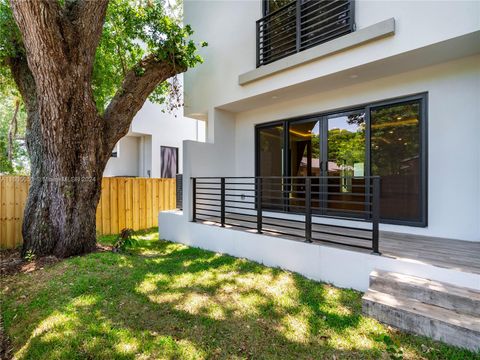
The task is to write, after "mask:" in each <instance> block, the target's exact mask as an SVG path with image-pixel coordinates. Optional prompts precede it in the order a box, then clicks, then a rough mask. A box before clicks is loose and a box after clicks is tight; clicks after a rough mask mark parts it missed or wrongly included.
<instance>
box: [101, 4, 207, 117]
mask: <svg viewBox="0 0 480 360" xmlns="http://www.w3.org/2000/svg"><path fill="white" fill-rule="evenodd" d="M181 16H182V14H181V2H178V3H177V2H171V1H167V0H150V1H145V2H142V1H140V2H132V1H126V0H110V3H109V6H108V9H107V16H106V20H105V25H104V27H103V33H102V39H101V41H100V44H99V46H98V48H97V53H96V57H95V66H94V73H93V90H94V95H95V100H96V103H97V108H98V109H99V111H100V112H102V111H103V109H105V107H106V105H107V104H108V102H109V101H110V100H111V98H112V97H113V95H114V94H115V92H116V91H117V89H118V88H119V87H120V85H121V82H122V80H123V78H124V76H125V74H126V73H127V71H128V70H129V69H131V68H132V67H133V66H135V64H137V63H138V62H139V61H140V60H141V59H142V58H144V57H145V55H146V54H155V56H156V57H157V58H159V59H161V60H165V59H167V58H169V57H170V56H171V54H174V58H173V61H174V63H176V64H178V65H179V66H185V67H187V68H189V67H193V66H195V64H197V63H200V62H202V58H201V57H200V56H199V55H197V54H196V44H195V42H193V41H192V40H187V39H188V38H189V37H190V36H191V35H192V34H193V31H192V29H191V27H190V26H189V25H185V26H181ZM205 45H206V43H201V46H205ZM136 70H137V71H138V74H139V75H140V74H141V73H142V69H141V68H138V69H136ZM149 100H150V101H152V102H155V103H158V104H165V107H166V108H167V110H174V109H176V108H178V107H180V106H182V105H183V103H182V99H181V89H180V86H179V84H178V81H177V79H176V78H173V79H171V80H170V81H168V82H164V83H162V84H160V85H159V86H158V87H157V88H156V89H155V91H154V92H153V93H152V94H151V95H150V97H149Z"/></svg>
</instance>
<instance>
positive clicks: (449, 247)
mask: <svg viewBox="0 0 480 360" xmlns="http://www.w3.org/2000/svg"><path fill="white" fill-rule="evenodd" d="M227 216H228V213H227ZM236 218H237V219H235V220H233V219H231V218H229V219H228V225H226V227H228V228H230V229H234V230H239V231H249V232H255V229H252V228H255V226H256V225H255V224H254V222H255V221H256V217H255V216H254V215H243V216H239V215H236ZM240 218H241V219H240ZM268 222H269V223H270V224H271V225H264V226H263V233H265V234H266V235H270V236H278V237H281V238H285V239H289V240H294V241H302V238H304V237H303V234H304V230H303V229H302V228H298V229H293V228H289V229H288V231H289V232H290V233H294V234H296V235H295V236H291V235H285V234H282V233H280V232H281V231H282V226H284V223H285V220H281V219H268ZM197 223H203V224H205V225H213V226H220V218H219V217H217V216H209V217H205V218H204V219H201V220H200V219H197ZM287 223H288V221H287ZM274 224H278V226H275V225H274ZM324 227H328V225H321V224H313V229H314V230H315V229H317V230H321V229H322V228H324ZM248 228H249V229H248ZM339 231H341V232H345V231H348V232H349V234H354V235H355V234H356V232H357V230H348V229H341V230H339ZM358 231H361V230H358ZM297 234H298V235H297ZM316 238H317V239H316V240H314V241H313V242H314V243H319V244H324V245H327V246H334V247H340V248H346V249H349V250H354V251H362V252H368V251H369V250H364V249H359V248H356V247H352V245H357V244H358V245H360V244H363V245H365V243H364V242H363V243H362V241H361V240H355V239H352V238H350V237H344V238H343V239H342V242H344V243H345V244H346V245H337V244H331V243H328V242H324V241H321V240H320V239H319V238H320V235H317V236H316ZM321 238H322V239H324V240H327V241H329V240H332V238H334V237H331V236H329V235H324V234H323V235H321ZM336 239H338V237H337V238H336ZM379 243H380V252H381V253H382V256H388V257H392V258H398V259H409V260H412V261H415V262H420V263H426V264H430V265H434V266H438V267H442V268H448V269H454V270H458V271H463V272H470V273H475V274H480V242H471V241H462V240H455V239H445V238H436V237H428V236H420V235H411V234H400V233H392V232H385V231H381V232H380V240H379ZM347 244H348V245H347ZM349 245H350V246H349Z"/></svg>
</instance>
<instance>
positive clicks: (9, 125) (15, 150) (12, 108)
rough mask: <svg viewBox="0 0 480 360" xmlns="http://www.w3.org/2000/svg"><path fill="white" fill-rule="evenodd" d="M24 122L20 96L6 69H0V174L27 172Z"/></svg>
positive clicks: (23, 110) (24, 114)
mask: <svg viewBox="0 0 480 360" xmlns="http://www.w3.org/2000/svg"><path fill="white" fill-rule="evenodd" d="M14 118H15V121H14V122H12V119H14ZM26 120H27V113H26V111H25V108H24V106H23V103H22V100H21V97H20V94H19V93H18V91H17V89H16V87H15V86H14V84H13V83H12V82H11V79H10V78H9V74H8V69H6V68H2V67H0V174H19V175H20V174H21V175H27V174H28V172H29V168H30V166H29V160H28V154H27V149H26V147H25V126H26ZM10 137H11V139H10ZM9 142H11V145H10V146H9ZM9 151H11V159H9V154H8V153H9Z"/></svg>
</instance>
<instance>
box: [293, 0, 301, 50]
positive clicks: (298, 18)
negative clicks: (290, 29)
mask: <svg viewBox="0 0 480 360" xmlns="http://www.w3.org/2000/svg"><path fill="white" fill-rule="evenodd" d="M295 15H296V27H295V29H296V30H297V31H296V33H295V35H296V45H297V52H300V45H301V41H302V29H301V28H300V27H301V20H302V3H301V1H300V0H297V4H296V10H295Z"/></svg>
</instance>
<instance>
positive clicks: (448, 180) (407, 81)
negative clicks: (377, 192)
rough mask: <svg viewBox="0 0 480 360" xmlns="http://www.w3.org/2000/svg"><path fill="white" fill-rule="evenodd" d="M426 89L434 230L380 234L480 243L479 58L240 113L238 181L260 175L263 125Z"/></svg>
mask: <svg viewBox="0 0 480 360" xmlns="http://www.w3.org/2000/svg"><path fill="white" fill-rule="evenodd" d="M420 92H428V125H427V127H428V150H427V154H428V195H429V196H428V227H426V228H418V227H407V226H394V225H384V224H382V225H381V229H383V230H389V231H396V232H407V233H413V234H422V235H429V236H437V237H446V238H456V239H464V240H473V241H480V205H479V204H480V202H479V201H478V199H480V176H479V174H480V140H479V139H480V56H473V57H469V58H465V59H463V60H457V61H453V62H449V63H445V64H442V65H437V66H432V67H429V68H423V69H420V70H417V71H412V72H409V73H403V74H401V75H396V76H391V77H385V78H382V79H380V80H375V81H370V82H367V83H363V84H358V85H353V86H349V87H344V88H342V89H339V90H335V91H330V92H322V93H319V94H316V95H312V96H309V97H305V98H301V99H296V100H293V101H281V102H279V104H277V105H275V106H268V107H263V108H259V109H255V110H251V111H248V112H243V113H238V114H236V116H235V118H236V121H235V131H234V134H235V140H234V143H235V144H236V150H235V164H236V169H235V175H234V176H254V175H255V168H254V165H255V146H254V139H255V130H254V127H255V125H256V124H260V123H264V122H269V121H273V120H282V119H288V118H292V117H296V116H300V115H306V114H312V113H319V112H326V111H329V110H335V109H340V108H346V107H352V106H354V105H358V104H364V103H369V102H375V101H379V100H384V99H389V98H395V97H401V96H405V95H410V94H415V93H420ZM217 136H218V137H221V138H225V137H227V136H228V133H225V134H222V135H220V134H218V131H217V129H216V131H215V138H217ZM215 176H217V175H215ZM231 176H232V175H231Z"/></svg>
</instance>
